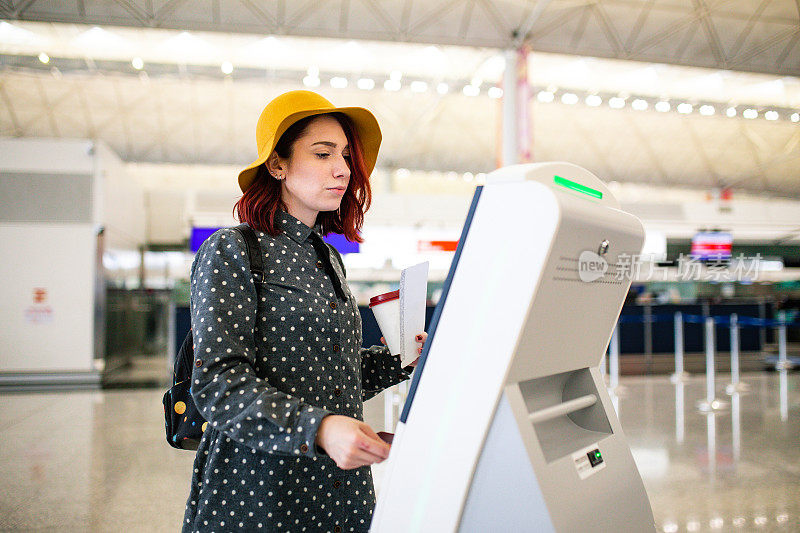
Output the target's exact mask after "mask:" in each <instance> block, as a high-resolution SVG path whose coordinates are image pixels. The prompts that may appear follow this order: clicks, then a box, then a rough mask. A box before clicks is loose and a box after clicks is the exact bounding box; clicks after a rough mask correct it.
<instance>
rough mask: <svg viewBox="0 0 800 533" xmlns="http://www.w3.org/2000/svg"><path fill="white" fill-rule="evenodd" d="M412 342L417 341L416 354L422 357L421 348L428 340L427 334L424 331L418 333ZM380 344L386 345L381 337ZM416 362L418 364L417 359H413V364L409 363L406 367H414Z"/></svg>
mask: <svg viewBox="0 0 800 533" xmlns="http://www.w3.org/2000/svg"><path fill="white" fill-rule="evenodd" d="M414 340H416V341H417V344H419V347H418V348H417V353H418V354H420V355H422V348H423V347H424V346H425V341H427V340H428V334H427V333H426V332H424V331H423V332H422V333H420V334H419V335H417V336H416V337H414ZM381 342H382V343H383V344H386V339H384V338H383V337H381ZM418 362H419V357H417V358H416V359H414V362H413V363H411V364H409V365H408V366H411V367H416V366H417V363H418Z"/></svg>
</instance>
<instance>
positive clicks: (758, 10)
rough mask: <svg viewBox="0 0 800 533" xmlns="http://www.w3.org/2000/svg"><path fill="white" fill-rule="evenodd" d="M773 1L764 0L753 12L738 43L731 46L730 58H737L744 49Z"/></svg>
mask: <svg viewBox="0 0 800 533" xmlns="http://www.w3.org/2000/svg"><path fill="white" fill-rule="evenodd" d="M771 1H772V0H762V2H761V3H760V4H759V5H758V7H757V8H756V10H755V11H753V14H752V15H751V16H750V18H749V19H748V21H747V24H746V25H745V27H744V29H743V30H742V31H741V32H740V33H739V36H738V37H736V41H734V43H733V46H731V49H730V57H736V54H738V53H739V51H740V50H741V49H742V45H743V44H744V43H745V41H746V40H747V37H749V36H750V32H751V31H753V28H754V27H755V25H756V22H758V21H759V20H760V18H761V13H763V12H764V9H765V8H766V7H767V5H769V3H770V2H771ZM798 1H800V0H798Z"/></svg>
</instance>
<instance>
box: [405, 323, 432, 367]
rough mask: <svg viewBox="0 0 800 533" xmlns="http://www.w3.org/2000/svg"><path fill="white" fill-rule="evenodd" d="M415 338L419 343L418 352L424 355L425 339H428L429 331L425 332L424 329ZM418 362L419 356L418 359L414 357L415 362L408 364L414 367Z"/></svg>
mask: <svg viewBox="0 0 800 533" xmlns="http://www.w3.org/2000/svg"><path fill="white" fill-rule="evenodd" d="M414 340H416V341H417V344H419V348H417V353H418V354H420V355H422V348H423V347H424V346H425V341H426V340H428V334H427V333H425V332H424V331H423V332H422V333H420V334H419V335H417V336H416V337H414ZM418 362H419V357H417V358H416V359H414V362H413V363H411V364H410V365H408V366H413V367H415V366H417V363H418Z"/></svg>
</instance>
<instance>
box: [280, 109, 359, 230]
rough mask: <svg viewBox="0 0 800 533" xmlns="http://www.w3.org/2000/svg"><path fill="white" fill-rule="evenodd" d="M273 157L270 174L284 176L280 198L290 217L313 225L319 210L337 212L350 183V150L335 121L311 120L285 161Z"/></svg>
mask: <svg viewBox="0 0 800 533" xmlns="http://www.w3.org/2000/svg"><path fill="white" fill-rule="evenodd" d="M273 158H274V159H272V160H271V161H270V163H271V165H270V171H272V174H273V175H277V174H282V175H283V176H284V177H285V179H284V180H283V182H282V186H281V199H282V200H283V202H284V203H285V204H286V207H287V208H288V211H289V214H290V215H292V216H293V217H295V218H297V219H298V220H300V221H301V222H303V223H304V224H306V225H307V226H313V225H314V223H315V221H316V218H317V214H318V213H319V212H320V211H336V210H337V209H339V204H340V203H341V201H342V197H343V196H344V192H345V190H346V189H347V186H348V184H349V183H350V166H349V163H350V147H349V146H348V144H347V137H346V136H345V134H344V130H342V126H341V125H340V124H339V122H338V121H337V120H336V119H335V118H333V117H330V116H325V115H322V116H320V117H318V118H316V119H314V120H313V121H312V122H311V123H309V125H308V127H307V128H306V131H305V132H304V133H303V134H302V135H301V136H300V137H298V138H297V139H296V140H295V142H294V144H293V145H292V152H291V155H290V156H289V158H288V159H283V158H281V157H279V156H277V154H273ZM273 167H276V168H273Z"/></svg>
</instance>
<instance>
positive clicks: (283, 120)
mask: <svg viewBox="0 0 800 533" xmlns="http://www.w3.org/2000/svg"><path fill="white" fill-rule="evenodd" d="M333 112H338V113H343V114H345V115H347V116H348V117H349V118H350V120H352V121H353V125H354V126H355V129H356V133H357V134H358V138H359V139H360V140H361V147H362V148H363V151H364V163H365V165H366V167H367V176H369V175H370V174H372V170H373V169H374V168H375V162H376V161H377V159H378V149H379V148H380V146H381V128H380V126H378V121H377V120H376V119H375V116H374V115H373V114H372V113H370V112H369V111H368V110H366V109H364V108H363V107H334V105H333V104H332V103H330V102H329V101H328V100H326V99H325V98H323V97H322V96H320V95H318V94H317V93H315V92H312V91H289V92H288V93H284V94H282V95H280V96H278V97H276V98H275V99H274V100H272V101H271V102H270V103H268V104H267V107H265V108H264V111H262V112H261V116H260V117H258V124H257V125H256V146H257V147H258V159H256V160H255V161H253V162H252V163H250V164H249V165H247V168H245V169H244V170H242V171H241V172H240V173H239V187H240V188H241V189H242V192H244V191H246V190H247V188H248V187H249V186H250V184H251V183H253V180H254V179H255V178H256V173H257V170H258V167H259V166H260V165H263V164H264V162H265V161H266V160H267V158H268V157H269V155H270V154H271V153H272V151H273V150H274V149H275V145H276V144H277V143H278V140H280V138H281V135H283V134H284V132H285V131H286V130H287V129H289V126H291V125H292V124H294V123H295V122H297V121H298V120H300V119H303V118H306V117H310V116H312V115H321V114H323V113H333Z"/></svg>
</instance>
